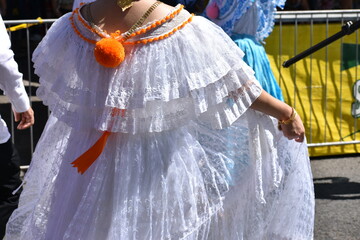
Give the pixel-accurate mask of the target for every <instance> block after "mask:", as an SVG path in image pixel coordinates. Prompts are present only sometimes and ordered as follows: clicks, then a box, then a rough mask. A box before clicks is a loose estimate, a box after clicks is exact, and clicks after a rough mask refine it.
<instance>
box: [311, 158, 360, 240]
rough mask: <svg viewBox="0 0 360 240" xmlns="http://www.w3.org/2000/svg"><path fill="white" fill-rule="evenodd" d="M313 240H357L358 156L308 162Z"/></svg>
mask: <svg viewBox="0 0 360 240" xmlns="http://www.w3.org/2000/svg"><path fill="white" fill-rule="evenodd" d="M311 166H312V172H313V178H314V189H315V198H316V200H315V204H316V206H315V232H314V240H360V155H359V156H351V157H350V156H345V157H336V158H316V159H312V160H311Z"/></svg>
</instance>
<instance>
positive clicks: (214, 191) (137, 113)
mask: <svg viewBox="0 0 360 240" xmlns="http://www.w3.org/2000/svg"><path fill="white" fill-rule="evenodd" d="M69 16H70V15H65V16H64V17H62V18H61V19H59V20H58V21H57V22H55V23H54V25H53V26H52V27H51V29H50V30H49V32H48V34H47V35H46V37H45V38H44V40H43V41H42V42H41V43H40V45H39V46H38V48H37V49H36V51H35V53H34V57H33V60H34V63H35V68H36V74H38V75H39V76H40V88H39V90H38V92H37V94H38V96H39V97H40V98H41V99H42V100H43V101H44V103H45V104H47V105H48V106H49V107H50V109H51V111H52V114H51V116H50V118H49V121H48V123H47V126H46V128H45V130H44V132H43V134H42V136H41V139H40V140H39V142H38V144H37V147H36V150H35V152H34V155H33V159H32V162H31V166H30V169H29V170H28V172H27V174H26V176H25V181H26V184H25V185H24V190H23V192H22V195H21V199H20V204H19V208H18V209H17V210H15V211H14V213H13V215H12V216H11V218H10V220H9V223H8V226H7V232H6V240H23V239H29V240H47V239H52V240H65V239H67V240H99V239H101V240H178V239H186V240H218V239H224V240H238V239H239V240H264V239H279V240H282V239H284V240H285V239H291V240H298V239H301V240H308V239H309V240H310V239H312V234H313V233H312V231H313V221H314V195H313V187H312V179H311V170H310V164H309V159H308V155H307V148H306V143H305V142H304V143H302V144H299V143H296V142H294V141H289V140H287V139H286V138H284V137H283V136H282V132H280V131H278V130H277V128H276V120H275V119H273V118H271V117H269V116H266V115H263V114H260V113H258V112H255V111H254V110H251V109H249V107H250V106H251V104H252V103H253V102H254V101H255V100H256V98H257V97H258V96H259V95H260V93H261V91H262V89H261V87H260V86H259V84H258V83H257V81H256V79H255V78H254V76H253V71H252V70H251V69H250V68H249V67H248V66H247V65H246V64H245V63H244V62H243V61H242V59H241V58H242V56H243V53H242V52H241V50H239V48H238V47H237V46H236V45H235V44H234V43H233V42H232V40H231V39H230V38H228V36H227V35H226V34H225V33H224V32H223V31H222V30H221V29H220V28H219V27H217V26H216V25H214V24H212V23H211V22H209V21H208V20H206V19H204V18H202V17H194V19H193V21H192V22H191V23H189V24H187V25H186V26H185V27H184V28H183V29H181V30H179V31H177V32H176V33H175V34H173V35H172V36H171V37H169V38H166V39H164V40H161V41H155V42H153V43H150V44H145V45H134V46H126V54H127V55H126V58H125V61H124V62H123V63H122V64H121V65H120V66H119V67H118V68H115V69H109V68H105V67H102V66H100V65H99V64H98V63H97V62H96V61H95V59H94V57H93V48H94V46H93V45H92V44H90V43H87V42H84V41H83V40H82V39H81V38H79V36H78V35H76V34H75V33H74V31H73V29H72V28H71V26H70V23H69V19H68V18H69ZM186 16H188V13H187V12H186V11H182V13H180V15H179V24H180V23H181V22H183V21H182V20H183V18H186ZM180 19H181V20H180ZM173 21H178V20H177V18H175V19H174V20H173ZM75 24H77V25H78V27H79V29H80V31H82V32H83V33H84V34H87V35H86V36H87V37H95V35H94V34H93V33H91V32H89V31H88V30H86V29H85V28H84V27H81V25H80V24H79V22H75ZM167 24H169V25H171V24H174V22H173V23H166V24H164V26H159V28H157V29H156V31H153V32H152V33H149V34H161V33H163V32H166V31H168V28H167ZM162 28H163V30H161V29H162ZM153 36H155V35H153ZM209 36H212V37H209ZM142 37H145V38H146V37H148V36H142ZM114 109H117V110H116V111H115V112H114ZM104 130H107V131H111V132H112V134H110V136H109V138H108V140H107V144H106V146H105V148H104V150H103V152H102V154H101V155H100V156H99V158H98V159H97V160H96V161H95V162H94V164H93V165H92V166H91V167H90V168H89V169H88V170H87V171H86V172H85V173H84V174H83V175H80V174H78V173H77V170H76V168H73V167H72V166H71V164H70V163H71V162H72V161H74V160H75V159H76V158H77V157H79V156H80V155H81V154H82V153H84V152H85V151H86V150H87V149H89V147H90V146H92V145H93V144H94V143H95V142H96V141H97V140H98V139H99V137H100V136H101V134H102V131H104Z"/></svg>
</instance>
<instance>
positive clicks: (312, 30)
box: [265, 10, 360, 156]
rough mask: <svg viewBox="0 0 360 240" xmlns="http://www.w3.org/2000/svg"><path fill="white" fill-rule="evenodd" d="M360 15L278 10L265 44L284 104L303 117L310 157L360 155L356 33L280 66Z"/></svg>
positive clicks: (355, 13) (358, 76)
mask: <svg viewBox="0 0 360 240" xmlns="http://www.w3.org/2000/svg"><path fill="white" fill-rule="evenodd" d="M359 16H360V11H359V10H341V11H340V10H331V11H292V12H288V11H284V12H281V11H279V12H278V13H277V15H276V24H275V27H274V30H273V32H272V34H271V35H270V36H269V38H268V39H266V40H265V42H266V44H265V48H266V51H267V53H268V56H269V59H270V62H271V65H272V68H273V71H274V74H275V76H276V78H277V80H278V82H279V84H280V86H281V88H282V91H283V93H284V97H285V101H286V102H288V103H289V104H291V105H293V106H294V107H295V108H296V109H297V110H298V112H299V113H300V114H301V115H302V118H303V121H304V124H305V128H306V131H307V140H308V146H309V147H310V148H309V152H310V155H311V156H319V155H339V154H349V153H358V152H359V150H358V149H357V145H356V144H359V143H360V139H359V132H360V130H359V126H360V125H359V124H360V122H359V120H358V118H359V116H360V114H359V113H360V112H359V111H360V108H359V106H358V105H360V104H359V99H360V92H359V91H360V88H357V87H358V86H360V82H358V81H357V80H358V79H359V78H360V72H359V69H358V66H357V65H358V63H359V58H360V54H359V53H360V49H359V47H358V31H355V32H354V33H353V34H351V35H347V36H345V37H343V38H341V39H339V40H337V41H335V42H333V43H331V44H329V45H328V46H326V47H324V48H323V49H320V50H318V51H317V52H315V53H313V54H312V55H310V56H308V57H306V58H304V59H303V60H300V61H299V62H297V63H295V64H293V65H292V66H290V67H289V68H284V67H283V66H282V64H283V62H284V61H287V60H289V59H290V58H292V57H294V56H296V55H297V54H299V53H301V52H303V51H304V50H306V49H308V48H310V47H311V46H313V45H315V44H317V43H319V42H321V41H322V40H324V39H326V38H328V37H330V36H332V35H333V34H335V33H337V32H339V31H340V30H341V27H342V25H343V24H344V23H346V22H348V21H353V22H355V21H357V20H359ZM350 55H351V57H350Z"/></svg>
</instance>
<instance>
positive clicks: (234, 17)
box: [209, 0, 285, 101]
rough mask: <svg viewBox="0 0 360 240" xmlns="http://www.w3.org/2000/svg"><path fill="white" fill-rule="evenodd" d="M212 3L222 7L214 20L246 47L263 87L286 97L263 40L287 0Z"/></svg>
mask: <svg viewBox="0 0 360 240" xmlns="http://www.w3.org/2000/svg"><path fill="white" fill-rule="evenodd" d="M211 4H216V5H217V6H218V8H219V15H218V17H217V18H216V19H211V20H212V21H213V22H214V23H216V24H217V25H219V26H220V27H221V28H222V29H223V30H224V31H225V32H226V33H227V34H228V35H230V36H231V38H232V39H233V40H234V42H235V43H236V44H237V45H238V46H239V47H240V49H241V50H243V51H244V53H245V56H244V61H245V62H246V63H247V64H248V65H249V66H250V67H252V68H253V69H254V71H255V77H256V78H257V79H258V80H259V82H260V84H261V86H262V87H263V89H264V90H265V91H267V92H268V93H269V94H271V95H272V96H274V97H276V98H278V99H280V100H282V101H283V100H284V98H283V95H282V92H281V89H280V86H279V84H278V82H277V81H276V79H275V77H274V74H273V72H272V70H271V67H270V62H269V59H268V57H267V55H266V52H265V49H264V47H263V45H262V43H264V39H265V38H267V37H268V36H269V34H270V33H271V32H272V30H273V27H274V17H275V13H276V7H280V8H283V7H284V4H285V0H272V1H269V0H211V1H210V3H209V6H210V5H211Z"/></svg>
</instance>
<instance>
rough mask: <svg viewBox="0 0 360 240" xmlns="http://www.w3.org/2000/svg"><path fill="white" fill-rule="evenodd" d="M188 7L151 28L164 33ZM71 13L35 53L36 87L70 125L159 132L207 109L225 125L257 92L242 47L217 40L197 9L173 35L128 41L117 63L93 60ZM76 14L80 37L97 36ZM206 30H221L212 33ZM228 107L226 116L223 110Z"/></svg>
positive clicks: (211, 28) (61, 20)
mask: <svg viewBox="0 0 360 240" xmlns="http://www.w3.org/2000/svg"><path fill="white" fill-rule="evenodd" d="M189 15H190V14H189V13H188V12H186V11H182V12H181V13H180V14H179V16H177V17H175V18H174V19H173V20H172V21H170V22H168V23H165V24H164V26H160V27H158V28H157V29H155V30H154V31H153V32H151V33H149V34H150V35H151V36H154V34H157V35H161V34H163V33H166V32H168V31H169V29H172V28H173V26H174V25H175V26H176V25H179V24H181V23H182V22H183V20H184V19H186V18H187V17H188V16H189ZM68 18H69V15H66V16H64V17H63V18H61V19H60V20H59V21H58V22H56V23H55V24H54V26H53V27H52V28H51V29H50V30H49V34H47V36H46V37H45V38H44V40H43V41H42V42H41V43H40V45H39V47H38V48H37V49H36V51H35V52H34V55H33V61H34V63H35V69H36V74H37V75H39V76H40V83H41V86H40V88H39V89H38V92H37V95H38V96H39V97H40V98H41V99H42V100H43V101H44V103H45V104H46V105H48V106H49V107H50V109H51V111H52V112H53V113H54V114H55V115H56V116H57V117H59V118H60V119H61V120H62V121H65V122H66V123H67V124H69V125H71V126H73V127H75V128H83V127H86V128H97V129H99V130H103V131H105V130H107V131H111V132H125V133H133V134H135V133H137V132H160V131H163V130H168V129H171V128H173V127H174V126H175V127H177V126H178V125H179V124H183V123H186V122H187V121H189V120H191V119H195V118H197V117H198V116H199V115H201V114H202V113H204V112H207V115H209V114H212V115H213V116H216V115H221V116H222V118H221V119H220V118H213V119H214V122H213V125H214V126H226V125H229V123H231V121H229V119H228V118H234V116H233V113H236V112H238V113H236V114H235V115H236V117H238V116H240V114H241V112H244V110H245V109H247V108H248V107H249V106H250V104H251V103H252V102H253V101H254V100H255V99H256V98H257V96H258V95H259V94H260V92H261V89H260V87H259V85H258V84H257V81H256V80H255V79H254V77H253V71H252V70H251V69H250V68H249V67H247V65H246V64H245V63H244V62H243V61H242V60H241V58H242V56H243V53H242V52H241V50H238V51H234V48H233V47H232V46H233V45H234V44H233V42H232V41H231V40H230V39H228V38H225V39H226V41H219V39H223V38H221V36H225V34H224V33H223V32H222V31H221V30H220V29H219V28H218V27H216V26H215V25H213V24H211V23H209V22H208V21H207V20H205V19H203V18H202V17H194V20H193V22H192V23H190V24H188V26H186V27H185V28H184V29H181V30H179V31H177V32H176V33H175V34H174V35H173V36H172V37H170V38H167V39H164V40H160V41H155V42H153V43H151V44H145V45H142V44H137V45H135V46H128V45H125V47H126V58H125V61H124V62H123V63H121V67H118V68H115V69H110V68H105V67H103V66H101V65H99V64H98V63H97V62H96V60H95V58H94V56H93V48H94V45H93V44H91V43H88V42H85V41H84V40H82V39H81V38H80V37H79V36H78V35H77V34H74V30H73V29H72V28H71V25H70V23H69V19H68ZM74 19H75V24H76V25H77V27H78V29H79V30H80V31H81V32H82V33H83V34H84V36H85V37H89V38H96V37H98V36H96V35H95V34H94V33H92V32H90V31H88V29H86V28H85V27H84V26H82V24H81V23H80V22H79V20H78V19H77V17H75V18H74ZM174 22H175V24H174ZM168 25H170V26H171V27H170V28H169V26H168ZM204 29H206V31H205V30H204ZM204 31H205V32H204ZM53 32H57V33H59V34H52V33H53ZM209 34H213V35H218V36H220V38H219V37H216V38H209V37H207V36H208V35H209ZM59 35H60V36H59ZM205 35H206V36H205ZM141 37H143V38H147V37H149V36H148V35H145V36H141ZM50 43H51V44H50ZM198 43H201V44H198ZM180 53H181V55H180ZM52 56H56V57H52ZM172 56H181V57H178V58H176V57H175V58H173V57H172ZM194 56H196V58H194ZM144 66H147V67H146V69H144ZM99 79H101V80H99ZM249 82H251V84H252V91H244V92H243V94H242V96H241V97H240V98H238V101H235V103H236V104H235V105H233V107H229V106H228V105H226V106H225V105H224V104H223V103H224V102H226V99H227V98H228V96H229V94H230V92H233V91H237V89H240V88H242V87H243V86H248V85H249V84H250V83H249ZM114 108H117V109H126V112H125V114H124V115H122V117H119V116H114V115H113V114H111V112H112V111H113V109H114ZM210 109H211V112H212V113H210ZM229 112H232V114H231V116H227V115H229V114H230V113H229ZM80 116H81V117H80ZM236 117H235V118H236Z"/></svg>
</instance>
